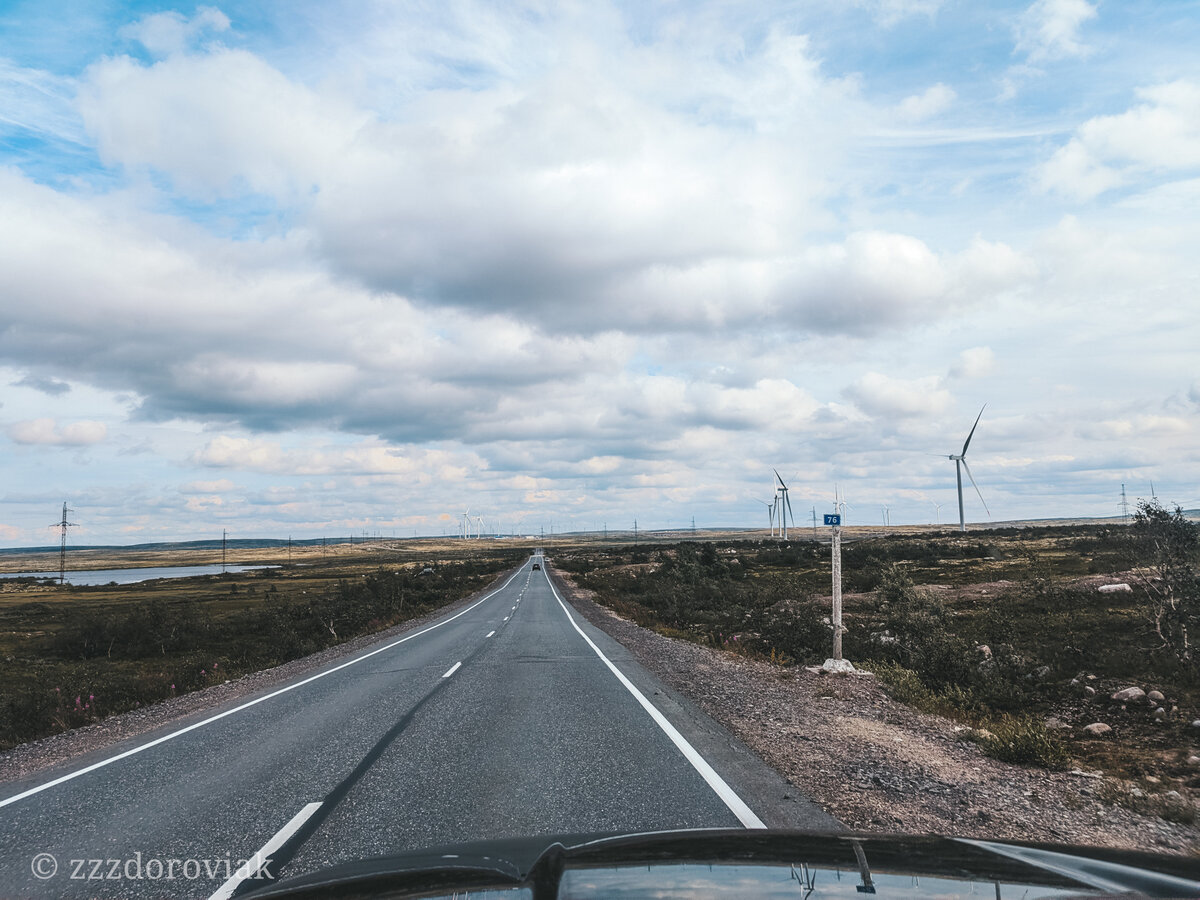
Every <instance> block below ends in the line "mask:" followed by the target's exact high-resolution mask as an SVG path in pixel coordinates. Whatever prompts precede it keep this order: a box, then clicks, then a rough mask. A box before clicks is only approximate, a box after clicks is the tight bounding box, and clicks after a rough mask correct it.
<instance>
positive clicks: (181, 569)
mask: <svg viewBox="0 0 1200 900" xmlns="http://www.w3.org/2000/svg"><path fill="white" fill-rule="evenodd" d="M278 568H279V566H226V567H225V571H226V572H246V571H249V570H250V569H278ZM220 573H221V564H220V563H217V564H215V565H209V566H149V567H146V568H142V569H80V570H78V571H71V570H70V569H68V570H67V581H69V582H70V583H71V584H111V583H112V582H114V581H115V582H116V583H117V584H137V583H138V582H139V581H149V580H150V579H152V578H190V577H191V576H193V575H219V574H220ZM0 578H53V579H54V580H55V581H57V580H58V572H13V573H7V574H0Z"/></svg>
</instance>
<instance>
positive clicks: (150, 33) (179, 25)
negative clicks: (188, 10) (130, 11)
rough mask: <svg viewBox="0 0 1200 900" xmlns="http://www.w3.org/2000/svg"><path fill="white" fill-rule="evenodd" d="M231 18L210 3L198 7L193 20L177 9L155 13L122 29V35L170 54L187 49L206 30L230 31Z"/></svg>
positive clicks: (158, 51)
mask: <svg viewBox="0 0 1200 900" xmlns="http://www.w3.org/2000/svg"><path fill="white" fill-rule="evenodd" d="M229 25H230V22H229V17H228V16H226V15H225V14H224V13H223V12H221V11H220V10H219V9H216V8H214V7H211V6H200V7H197V8H196V14H195V15H194V16H192V17H191V18H190V19H189V18H187V17H185V16H183V15H181V14H179V13H177V12H174V11H172V12H162V13H152V14H151V15H148V16H146V17H145V18H143V19H139V20H138V21H137V22H134V23H133V24H131V25H126V26H125V27H124V28H122V29H121V30H120V35H121V37H124V38H127V39H130V40H135V41H137V42H138V43H140V44H141V45H142V46H143V47H145V48H146V49H147V50H148V51H150V53H152V54H154V55H155V56H170V55H172V54H176V53H182V52H183V51H184V50H186V49H188V48H189V47H190V46H191V45H192V44H193V42H194V41H195V40H196V38H198V37H199V36H200V35H202V34H205V33H206V32H217V33H220V32H223V31H228V30H229Z"/></svg>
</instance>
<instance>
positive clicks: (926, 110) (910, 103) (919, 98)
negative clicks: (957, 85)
mask: <svg viewBox="0 0 1200 900" xmlns="http://www.w3.org/2000/svg"><path fill="white" fill-rule="evenodd" d="M957 96H958V95H957V94H955V92H954V89H953V88H950V87H947V86H946V85H944V84H942V83H941V82H938V83H937V84H934V85H931V86H930V87H928V88H926V89H925V91H923V92H922V93H920V94H913V95H912V96H910V97H905V98H904V100H903V101H901V103H900V105H899V106H898V107H897V109H896V112H897V113H898V114H899V116H900V118H901V119H904V120H906V121H909V122H923V121H924V120H926V119H929V118H932V117H933V116H936V115H939V114H940V113H943V112H945V111H946V110H947V109H949V108H950V106H951V105H952V104H953V103H954V101H955V99H956V98H957Z"/></svg>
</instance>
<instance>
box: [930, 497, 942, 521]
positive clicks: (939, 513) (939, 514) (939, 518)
mask: <svg viewBox="0 0 1200 900" xmlns="http://www.w3.org/2000/svg"><path fill="white" fill-rule="evenodd" d="M929 502H930V503H932V504H933V508H934V509H935V510H936V511H937V524H939V525H941V524H942V506H943V505H944V504H941V503H938V502H937V501H936V500H930V501H929Z"/></svg>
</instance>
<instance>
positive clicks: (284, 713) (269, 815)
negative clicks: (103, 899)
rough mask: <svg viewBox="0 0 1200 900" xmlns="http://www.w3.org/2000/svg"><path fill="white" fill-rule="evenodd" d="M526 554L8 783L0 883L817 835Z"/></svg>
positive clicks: (79, 888)
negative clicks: (66, 763) (573, 840)
mask: <svg viewBox="0 0 1200 900" xmlns="http://www.w3.org/2000/svg"><path fill="white" fill-rule="evenodd" d="M535 561H536V562H538V563H540V562H541V559H540V558H538V557H535V558H533V559H531V560H529V561H528V562H526V563H525V564H524V565H523V566H522V567H520V568H519V569H518V570H517V571H516V572H514V573H513V574H511V575H510V576H507V577H506V579H505V580H504V581H503V582H502V583H501V584H500V585H499V586H498V587H497V588H495V589H493V590H492V591H491V592H490V593H487V594H485V595H484V596H483V597H482V598H481V599H480V600H478V601H476V602H475V603H473V604H471V605H469V606H467V607H465V608H464V609H462V610H459V611H457V612H454V613H450V614H447V615H446V616H443V617H442V618H440V619H438V620H437V621H435V622H433V623H432V624H429V625H426V626H423V627H421V628H419V629H414V630H413V631H411V632H409V633H406V634H404V635H403V636H402V637H401V638H399V639H392V640H390V641H388V642H382V643H380V644H379V645H378V646H375V647H372V648H370V649H369V650H367V651H364V652H362V653H359V654H357V655H355V656H353V657H351V658H350V659H348V660H345V661H342V662H339V663H337V664H332V665H330V666H328V667H326V668H324V669H322V670H319V671H318V672H316V673H315V674H312V675H308V676H306V677H304V678H302V679H298V680H297V681H295V682H293V683H291V684H289V685H286V686H285V687H283V688H280V689H275V690H273V691H270V692H265V693H263V694H262V695H261V696H257V697H253V698H251V699H250V700H247V701H242V702H240V703H238V704H235V705H231V706H230V707H229V708H227V709H218V710H214V712H213V714H212V715H211V716H209V717H208V718H203V719H201V720H200V721H197V722H193V723H192V724H190V725H189V726H187V727H186V728H185V729H179V728H176V729H175V730H172V729H170V728H167V729H164V730H163V731H162V732H159V733H155V734H151V735H148V736H144V737H142V738H139V739H137V740H136V741H133V742H130V743H128V744H124V745H119V746H117V747H114V748H112V750H111V751H110V752H109V754H108V755H106V756H103V757H102V758H100V759H98V760H96V761H95V762H90V763H89V764H88V765H83V766H78V767H75V768H70V767H68V768H67V769H66V770H65V771H63V772H60V773H52V775H48V776H44V777H43V778H41V779H39V780H36V781H33V782H31V783H28V784H20V785H9V786H8V787H7V789H6V790H5V791H4V792H3V794H0V895H3V896H31V897H38V896H63V897H66V896H80V897H83V896H162V895H164V894H170V895H174V896H194V897H207V896H210V895H213V894H218V895H222V896H228V895H229V894H230V893H232V892H233V891H235V890H239V889H240V890H245V889H247V888H250V887H253V886H255V885H256V884H258V883H261V881H255V880H253V879H251V880H248V881H243V880H242V879H239V877H238V873H237V871H236V870H237V869H238V866H239V863H240V862H241V861H242V860H244V859H248V858H252V857H253V856H254V854H255V853H256V852H260V851H261V853H262V855H263V856H269V857H270V858H271V860H272V862H271V864H270V865H269V866H268V871H269V872H270V874H271V875H272V876H274V877H286V876H290V875H295V874H300V873H303V872H309V871H313V870H315V869H319V868H321V867H323V866H326V865H330V864H332V863H336V862H345V861H349V860H353V859H361V858H365V857H370V856H378V855H383V854H390V853H396V852H400V851H403V850H410V849H416V848H421V847H429V846H434V845H438V844H446V843H455V842H461V841H470V840H478V839H486V838H494V837H510V836H523V835H535V834H553V833H562V832H574V833H581V832H601V831H605V832H609V831H640V830H651V829H654V830H657V829H667V828H686V827H731V826H732V827H737V826H738V825H743V826H746V827H761V826H762V825H763V824H764V821H765V822H766V824H768V825H788V826H792V827H818V828H828V827H835V825H836V823H834V821H833V820H832V819H830V818H829V817H827V816H825V815H824V814H822V813H821V812H820V811H819V810H817V809H816V808H814V807H812V806H811V805H810V804H807V803H805V802H803V801H797V800H795V799H792V800H791V801H790V802H784V801H783V800H782V799H781V798H783V796H784V793H785V792H790V793H791V794H793V795H794V793H795V792H794V790H791V789H788V788H786V786H785V785H783V783H782V782H780V781H779V780H778V779H777V777H776V776H775V775H774V773H772V772H770V771H769V770H768V769H766V767H765V766H763V765H762V764H761V763H759V762H758V761H757V760H755V759H753V758H752V757H751V756H750V755H749V754H748V753H746V752H745V751H744V748H739V746H738V745H736V742H734V741H732V739H731V738H729V737H728V735H725V734H724V733H723V732H722V731H721V730H720V729H719V728H717V727H716V726H715V725H713V724H712V723H711V721H708V720H706V719H704V718H703V717H702V716H700V715H699V714H698V713H696V711H695V710H694V709H691V708H690V707H683V706H680V705H679V704H678V703H677V702H676V701H675V700H674V698H671V697H669V696H668V695H667V692H665V690H664V689H662V687H661V685H658V684H657V682H656V681H655V680H654V679H653V677H652V676H650V675H648V674H647V673H646V672H645V671H644V670H642V669H641V668H640V667H639V666H637V665H636V663H634V662H633V661H632V660H631V659H629V657H628V655H627V654H625V653H624V651H623V649H622V648H621V647H620V646H619V645H617V644H615V643H614V642H613V641H611V639H609V638H608V637H607V636H606V635H604V634H603V633H602V632H600V631H598V630H597V629H595V628H593V627H592V626H590V625H589V624H588V623H586V622H585V621H584V620H583V619H582V617H581V616H580V615H579V614H578V613H577V612H576V611H574V610H573V609H571V608H570V607H569V605H568V604H566V603H565V602H564V601H563V599H562V598H561V597H560V596H559V595H558V593H557V591H556V590H555V589H554V587H553V585H552V584H551V582H550V581H549V579H548V577H547V576H546V573H545V571H544V570H535V569H533V568H532V565H533V563H534V562H535ZM652 701H653V702H652ZM39 854H50V857H46V856H43V857H40V858H39V856H38V855H39ZM51 857H52V859H51ZM80 860H83V861H84V862H82V863H80V862H78V861H80ZM94 861H101V862H100V864H99V865H97V863H96V862H94ZM35 869H37V870H39V871H37V872H36V873H35ZM52 870H53V874H51V875H49V877H39V876H46V875H47V874H48V873H49V872H51V871H52ZM244 871H245V870H244V869H243V873H244Z"/></svg>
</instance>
